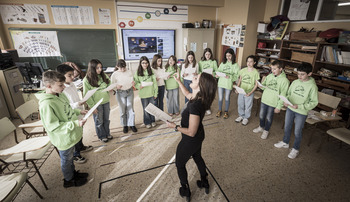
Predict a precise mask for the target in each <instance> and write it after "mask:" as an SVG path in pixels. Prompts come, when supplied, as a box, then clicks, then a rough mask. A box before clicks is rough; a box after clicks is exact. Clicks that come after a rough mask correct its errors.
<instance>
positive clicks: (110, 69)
mask: <svg viewBox="0 0 350 202" xmlns="http://www.w3.org/2000/svg"><path fill="white" fill-rule="evenodd" d="M114 68H115V67H107V69H106V70H105V71H104V72H105V73H113V72H114Z"/></svg>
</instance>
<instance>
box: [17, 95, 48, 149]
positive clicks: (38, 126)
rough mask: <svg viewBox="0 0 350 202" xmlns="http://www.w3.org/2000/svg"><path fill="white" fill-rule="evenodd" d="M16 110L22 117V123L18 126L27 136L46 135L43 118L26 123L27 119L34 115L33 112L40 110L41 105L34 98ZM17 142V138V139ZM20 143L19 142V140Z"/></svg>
mask: <svg viewBox="0 0 350 202" xmlns="http://www.w3.org/2000/svg"><path fill="white" fill-rule="evenodd" d="M16 112H17V114H18V116H19V118H20V119H21V121H22V123H23V124H21V125H19V126H18V127H19V128H21V129H22V131H23V133H24V134H25V136H26V138H27V139H28V138H30V137H32V136H38V135H45V134H46V132H45V129H44V127H43V123H42V122H41V120H38V121H35V122H32V123H26V122H25V120H26V119H27V118H28V117H29V116H32V115H33V113H38V112H39V105H38V103H36V102H35V101H34V100H30V101H28V102H26V103H24V104H22V105H21V106H19V107H18V108H17V109H16ZM16 142H17V140H16ZM17 143H18V142H17Z"/></svg>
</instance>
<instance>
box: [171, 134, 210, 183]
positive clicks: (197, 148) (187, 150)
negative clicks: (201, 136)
mask: <svg viewBox="0 0 350 202" xmlns="http://www.w3.org/2000/svg"><path fill="white" fill-rule="evenodd" d="M201 151H202V141H200V142H189V141H186V140H184V139H182V140H181V141H180V143H179V145H177V149H176V160H175V163H176V168H177V174H178V175H179V179H180V183H181V185H182V186H184V185H186V184H188V180H187V170H186V163H187V161H188V160H189V159H190V158H191V156H192V157H193V160H194V162H195V163H196V165H197V167H198V170H199V173H200V175H201V177H206V176H207V175H208V174H207V171H206V170H205V168H206V166H205V162H204V160H203V158H202V155H201Z"/></svg>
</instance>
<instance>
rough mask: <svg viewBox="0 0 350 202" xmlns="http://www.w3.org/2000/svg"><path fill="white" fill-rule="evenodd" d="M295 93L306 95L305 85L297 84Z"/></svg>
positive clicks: (301, 95)
mask: <svg viewBox="0 0 350 202" xmlns="http://www.w3.org/2000/svg"><path fill="white" fill-rule="evenodd" d="M294 94H296V95H299V96H300V97H304V94H305V89H304V87H303V86H297V87H296V88H295V90H294Z"/></svg>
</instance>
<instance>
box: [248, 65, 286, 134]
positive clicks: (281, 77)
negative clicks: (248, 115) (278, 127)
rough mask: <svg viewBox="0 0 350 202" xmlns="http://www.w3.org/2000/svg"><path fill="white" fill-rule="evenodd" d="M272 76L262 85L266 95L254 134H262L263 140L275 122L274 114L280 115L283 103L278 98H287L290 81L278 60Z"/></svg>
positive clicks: (262, 100)
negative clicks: (280, 96)
mask: <svg viewBox="0 0 350 202" xmlns="http://www.w3.org/2000/svg"><path fill="white" fill-rule="evenodd" d="M271 72H272V73H271V74H269V75H268V76H267V77H266V79H265V80H264V81H262V85H263V86H265V87H266V88H262V87H260V86H259V87H260V88H262V89H263V90H264V93H263V94H262V97H261V106H260V114H259V118H260V125H259V127H257V128H255V129H254V130H253V132H254V133H261V132H262V135H261V139H266V138H267V136H268V135H269V130H270V127H271V124H272V121H273V115H274V113H280V111H281V108H282V106H283V101H282V100H281V99H280V98H279V97H278V96H279V95H282V96H286V94H287V91H288V87H289V80H288V79H287V77H286V74H285V73H284V71H283V67H282V65H281V63H280V62H279V61H278V60H275V61H273V62H272V63H271Z"/></svg>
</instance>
